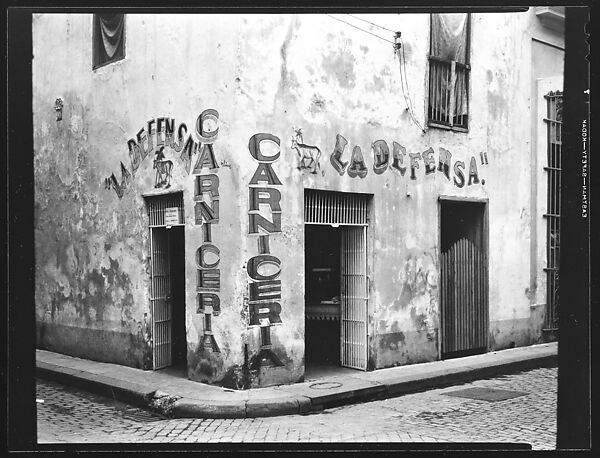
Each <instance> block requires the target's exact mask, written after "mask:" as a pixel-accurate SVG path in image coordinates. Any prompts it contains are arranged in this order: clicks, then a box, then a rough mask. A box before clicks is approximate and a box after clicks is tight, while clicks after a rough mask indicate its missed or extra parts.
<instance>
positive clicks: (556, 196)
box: [544, 91, 562, 329]
mask: <svg viewBox="0 0 600 458" xmlns="http://www.w3.org/2000/svg"><path fill="white" fill-rule="evenodd" d="M545 98H546V102H547V108H548V111H547V118H545V119H544V121H545V122H546V126H547V138H548V142H547V143H548V165H547V166H546V167H544V170H546V172H547V173H548V201H547V207H548V210H547V213H546V214H545V215H544V217H545V218H546V222H547V233H546V234H547V235H546V268H545V270H546V275H547V295H546V322H545V328H546V329H558V307H559V302H560V301H559V274H558V265H559V260H560V213H561V209H560V190H561V166H562V164H561V146H562V141H561V128H562V93H561V92H560V91H556V92H550V93H548V94H546V95H545Z"/></svg>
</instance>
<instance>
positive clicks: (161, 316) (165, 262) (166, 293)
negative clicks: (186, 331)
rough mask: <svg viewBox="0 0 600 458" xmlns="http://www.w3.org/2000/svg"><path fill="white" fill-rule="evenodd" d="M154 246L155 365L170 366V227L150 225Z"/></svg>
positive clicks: (153, 333) (152, 284)
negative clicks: (167, 228) (151, 226)
mask: <svg viewBox="0 0 600 458" xmlns="http://www.w3.org/2000/svg"><path fill="white" fill-rule="evenodd" d="M150 239H151V241H150V243H151V246H152V257H151V258H152V259H151V264H152V268H151V277H152V280H151V294H150V303H151V306H152V327H153V329H152V342H153V365H154V369H161V368H163V367H166V366H170V365H171V363H172V358H171V353H172V352H171V350H172V339H171V328H172V323H171V315H172V310H171V302H170V298H171V297H170V296H171V276H170V268H171V266H170V263H169V240H168V236H167V230H166V229H163V228H152V229H150Z"/></svg>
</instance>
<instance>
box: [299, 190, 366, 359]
mask: <svg viewBox="0 0 600 458" xmlns="http://www.w3.org/2000/svg"><path fill="white" fill-rule="evenodd" d="M370 197H371V196H370V195H366V194H351V193H341V192H331V191H317V190H313V189H306V190H305V192H304V221H305V223H306V224H324V225H330V226H333V227H339V228H340V230H341V240H342V243H341V247H340V250H341V266H340V267H341V269H340V272H341V279H340V280H341V281H340V285H341V294H340V296H341V297H340V299H341V304H340V321H341V330H340V331H341V332H340V356H341V361H340V363H341V365H342V366H345V367H351V368H354V369H360V370H367V359H368V355H367V353H368V343H367V342H368V340H367V332H368V329H367V322H368V279H367V227H368V221H369V218H368V204H369V199H370Z"/></svg>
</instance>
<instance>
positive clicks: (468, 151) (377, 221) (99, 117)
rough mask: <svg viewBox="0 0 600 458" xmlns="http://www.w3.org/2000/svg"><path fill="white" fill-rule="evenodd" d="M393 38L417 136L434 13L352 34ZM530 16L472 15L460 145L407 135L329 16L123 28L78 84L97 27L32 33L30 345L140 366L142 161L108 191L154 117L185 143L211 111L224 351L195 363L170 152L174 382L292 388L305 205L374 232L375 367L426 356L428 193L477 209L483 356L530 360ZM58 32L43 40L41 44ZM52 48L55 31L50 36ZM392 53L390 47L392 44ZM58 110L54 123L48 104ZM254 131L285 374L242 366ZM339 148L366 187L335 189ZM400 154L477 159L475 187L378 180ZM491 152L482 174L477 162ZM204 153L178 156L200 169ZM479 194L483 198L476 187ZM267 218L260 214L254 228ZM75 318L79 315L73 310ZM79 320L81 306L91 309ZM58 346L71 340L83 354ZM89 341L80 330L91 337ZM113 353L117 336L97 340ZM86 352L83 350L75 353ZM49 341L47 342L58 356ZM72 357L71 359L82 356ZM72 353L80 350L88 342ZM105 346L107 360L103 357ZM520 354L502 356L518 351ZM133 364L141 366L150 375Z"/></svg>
mask: <svg viewBox="0 0 600 458" xmlns="http://www.w3.org/2000/svg"><path fill="white" fill-rule="evenodd" d="M365 17H366V18H367V19H369V20H372V21H373V22H376V23H378V24H381V25H383V26H385V27H388V28H391V29H397V30H401V31H402V38H403V41H404V47H405V55H406V72H407V74H408V78H409V81H408V84H409V88H410V97H411V100H412V103H413V106H414V109H415V116H416V118H417V119H418V121H419V122H420V123H421V124H422V125H425V122H426V120H425V119H424V113H425V110H426V102H425V100H426V96H427V92H426V89H427V66H428V65H427V52H428V49H429V16H428V15H390V16H383V15H372V17H368V16H365ZM528 20H529V16H528V15H527V14H526V13H511V14H493V15H492V14H490V15H484V14H475V15H474V16H473V23H472V34H473V37H474V39H473V40H472V53H471V66H472V71H471V83H470V98H469V100H470V102H469V103H470V128H469V132H468V133H462V132H451V131H446V130H440V129H434V128H429V129H427V130H426V133H423V132H421V130H420V129H419V128H417V127H416V126H415V125H414V124H413V123H412V121H411V119H410V116H409V113H408V112H407V110H406V109H405V108H406V103H405V100H404V96H403V94H402V90H401V81H400V66H399V61H398V59H397V57H395V56H394V53H393V49H392V46H391V45H390V44H389V43H385V42H383V41H380V40H378V39H376V38H373V37H371V36H369V35H367V34H364V33H362V32H359V31H356V30H355V29H352V28H349V27H348V26H346V25H344V24H341V23H339V22H337V21H334V20H332V19H331V18H329V17H327V16H326V15H248V16H241V15H239V16H234V15H227V16H222V17H218V16H215V15H206V16H201V15H198V16H194V15H133V14H132V15H127V22H126V57H125V59H124V60H122V61H119V62H116V63H114V64H110V65H108V66H106V67H102V68H100V69H98V70H96V71H92V70H91V23H92V22H91V21H92V19H91V15H55V14H52V15H38V16H36V17H35V18H34V61H33V65H34V80H33V81H34V86H33V87H34V106H33V109H34V128H35V137H34V138H35V143H34V145H35V164H36V169H35V173H36V268H37V278H36V301H37V316H38V329H39V336H38V337H39V343H40V346H43V347H45V348H50V349H56V350H57V351H64V352H65V353H71V354H73V353H78V354H81V355H83V356H86V357H93V358H94V359H103V360H111V361H118V362H122V363H123V364H130V365H135V366H142V365H144V364H143V361H144V358H147V356H148V354H149V353H148V350H149V347H148V345H147V337H144V333H143V332H142V330H143V329H144V319H148V318H147V317H148V313H149V312H148V272H147V269H148V267H147V266H148V262H147V256H148V230H147V216H146V213H145V209H144V202H143V198H142V196H141V195H142V193H148V192H153V191H154V178H155V171H154V170H152V158H150V157H149V158H146V159H145V160H143V161H142V162H141V165H140V167H139V168H138V169H137V171H136V172H135V173H134V174H132V178H131V180H130V184H129V185H128V186H127V188H126V189H125V191H124V194H123V197H122V198H121V199H119V198H118V197H117V195H116V193H115V192H114V190H112V189H108V190H107V189H104V186H103V182H104V179H105V178H106V177H107V176H110V174H111V173H114V174H115V176H117V177H120V169H119V167H120V162H121V161H122V162H123V164H124V165H125V166H126V167H127V168H128V169H129V170H130V171H131V164H130V162H129V156H128V151H127V140H129V139H130V138H135V135H136V133H137V132H138V131H139V130H140V129H141V128H143V127H145V126H146V122H147V121H148V120H150V119H155V118H157V117H161V116H165V117H170V118H175V120H176V126H177V125H179V123H181V122H185V123H186V125H187V128H188V133H190V132H192V133H193V135H195V128H194V126H195V123H196V119H197V117H198V115H199V114H200V113H201V112H202V111H203V110H205V109H209V108H213V109H216V110H217V111H218V112H219V124H218V125H219V132H218V138H217V139H216V140H215V141H214V144H213V149H214V155H215V158H216V161H217V164H218V165H219V167H218V168H217V169H216V170H213V171H210V172H209V171H208V170H207V169H204V170H203V172H202V174H204V175H206V174H209V173H214V174H216V175H217V176H218V179H219V201H220V207H219V213H220V214H219V221H218V223H216V224H214V225H212V242H211V243H212V244H214V245H215V246H216V247H218V248H219V252H220V253H219V258H220V261H219V269H220V288H219V291H218V296H219V298H220V304H221V311H220V313H219V314H218V315H217V314H214V313H213V317H212V333H213V336H214V339H215V341H216V342H217V344H218V346H219V350H220V351H219V352H218V353H214V352H207V351H206V350H204V349H203V348H202V346H201V345H200V344H201V342H202V336H203V335H204V332H205V324H204V316H203V314H202V313H198V310H197V297H196V296H197V291H196V287H197V279H196V274H197V266H196V256H195V253H196V250H197V249H198V248H199V246H200V245H201V244H202V243H204V242H203V240H204V239H203V234H202V226H201V225H196V224H195V217H194V205H195V202H194V177H193V176H192V175H191V174H189V175H188V173H187V172H186V171H185V167H184V162H183V161H182V160H180V154H179V153H176V152H174V151H172V150H171V149H170V148H166V149H165V154H166V156H167V159H169V160H171V161H172V162H173V169H172V177H171V184H172V186H171V189H169V191H177V190H182V191H183V192H184V205H185V215H186V216H185V243H186V253H185V256H186V270H185V276H186V334H187V342H188V349H187V350H188V375H189V377H190V378H191V379H193V380H198V381H204V382H209V383H218V384H222V385H225V386H229V387H232V388H247V387H250V386H267V385H273V384H277V383H290V382H294V381H299V380H301V379H302V377H303V374H304V326H305V325H304V224H303V189H304V188H316V189H328V190H336V191H343V192H358V193H368V194H372V195H373V199H372V208H371V215H370V217H371V221H370V225H369V230H368V246H369V247H370V250H369V257H368V265H369V276H370V279H371V283H370V285H371V286H370V291H369V293H370V299H369V324H368V326H369V336H370V339H369V366H370V368H381V367H387V366H393V365H400V364H407V363H414V362H420V361H431V360H435V359H438V358H439V320H440V318H439V316H440V310H439V307H440V306H439V289H438V276H439V272H438V270H439V259H438V258H439V242H438V240H439V229H438V198H439V196H440V195H445V196H459V197H473V198H475V197H476V198H482V199H488V200H489V227H490V233H489V266H490V268H489V270H490V283H489V303H490V349H500V348H506V347H508V346H511V345H515V344H516V345H527V344H530V343H533V342H532V339H531V337H530V328H531V317H530V307H529V300H528V297H527V288H528V287H529V257H528V253H529V252H530V251H529V236H530V234H529V222H530V218H531V215H530V211H529V210H530V194H529V188H530V181H531V177H530V174H531V170H530V166H529V162H528V152H529V144H528V139H529V138H530V130H531V126H530V124H529V121H528V119H529V117H528V116H526V114H527V113H528V102H527V98H526V97H524V96H523V94H527V93H529V91H530V86H531V79H530V74H529V72H530V70H529V63H530V62H531V56H530V47H528V46H524V45H523V42H524V38H525V37H526V36H527V32H526V27H527V24H528ZM48 30H53V31H54V33H51V34H49V33H46V32H47V31H48ZM56 31H60V32H56ZM390 38H391V37H390ZM59 96H60V97H62V98H63V100H64V101H65V109H64V118H63V121H60V122H57V121H56V120H55V113H54V111H53V103H54V100H55V98H57V97H59ZM294 128H296V129H298V128H301V129H302V135H303V140H304V143H305V144H308V145H311V146H316V147H317V148H318V149H319V150H320V151H321V158H320V161H319V162H320V168H319V169H317V173H314V174H313V173H310V171H309V170H300V169H299V168H298V157H297V153H296V151H295V150H294V149H292V143H291V139H292V137H293V136H294ZM257 133H269V134H272V135H275V136H277V137H278V138H279V139H280V141H281V144H280V151H281V156H280V158H279V159H278V160H277V161H275V162H273V164H272V168H273V170H274V172H275V173H276V175H277V177H278V178H279V180H280V181H281V183H282V185H276V186H270V185H269V186H270V187H273V188H276V189H278V190H279V191H280V193H281V201H280V205H281V211H282V213H281V232H280V233H272V234H270V235H269V245H270V253H271V254H272V255H274V256H276V257H278V258H279V259H280V260H281V274H280V276H279V277H278V279H279V280H281V300H280V301H279V302H280V304H281V313H280V317H281V324H279V325H274V326H271V327H270V336H271V342H272V347H271V348H272V351H273V352H274V353H275V355H276V356H277V358H278V359H279V360H280V361H281V364H282V365H281V366H279V367H262V368H261V367H259V368H256V367H255V368H252V367H251V362H252V361H253V358H254V360H255V359H256V357H257V355H258V352H259V349H260V332H259V328H258V327H249V325H248V324H249V317H248V283H249V277H248V274H247V270H246V269H247V263H248V261H249V260H250V259H251V258H252V257H253V256H255V255H257V254H258V244H257V236H255V235H249V234H248V229H249V227H248V210H249V197H248V192H249V191H248V185H249V183H250V181H251V178H252V177H253V175H254V173H255V171H256V169H257V166H258V161H257V160H255V159H254V158H253V157H252V156H251V155H250V153H249V147H248V142H249V140H250V138H251V137H252V136H253V135H254V134H257ZM338 134H340V135H342V136H344V138H345V139H347V141H348V145H347V146H346V149H345V151H344V153H343V156H342V160H343V161H349V160H350V156H351V153H352V149H353V148H354V146H355V145H358V146H360V148H361V150H362V154H363V156H364V162H365V164H366V167H367V169H368V173H367V175H366V176H365V177H364V178H359V177H356V178H352V177H350V176H348V173H344V174H343V175H340V174H339V173H338V172H337V171H336V170H335V169H334V168H333V167H332V164H331V163H330V155H331V153H332V152H333V151H334V147H335V144H336V135H338ZM377 140H385V141H386V142H387V144H388V146H389V147H390V150H391V149H392V142H394V141H396V142H398V143H399V144H401V145H402V146H403V147H405V148H406V151H407V156H406V157H405V165H407V162H408V159H409V158H408V153H417V152H424V151H426V150H427V149H428V148H430V147H431V148H433V151H434V154H433V157H434V159H435V161H436V164H435V165H436V166H437V159H438V157H439V153H440V148H445V149H446V150H449V151H450V152H451V153H452V164H454V162H455V161H456V160H461V161H464V162H465V165H466V168H465V177H466V178H468V173H469V161H470V158H471V156H474V157H475V159H476V161H477V166H478V174H479V179H480V180H482V181H481V182H480V183H479V184H473V185H470V186H468V185H466V184H465V186H464V187H462V188H458V187H457V186H456V185H455V184H454V183H453V172H452V169H451V175H450V179H447V178H446V176H445V175H444V174H443V173H442V172H438V171H436V172H435V173H433V174H428V175H426V174H425V166H424V163H423V161H422V160H419V168H418V169H417V170H416V179H415V180H411V179H410V174H411V171H410V168H408V170H407V172H406V174H405V175H404V176H402V175H401V174H400V173H398V172H397V171H396V170H392V169H391V168H390V169H388V170H386V171H385V172H383V173H382V174H376V173H374V171H373V152H372V148H371V145H372V144H373V142H375V141H377ZM480 152H486V153H487V156H488V159H489V164H486V165H483V164H481V162H480V156H479V154H480ZM197 157H198V154H194V155H193V157H192V163H191V166H192V167H193V166H194V163H195V162H196V160H197ZM483 180H485V184H483ZM264 214H265V216H266V217H268V219H271V217H270V214H269V213H268V212H266V213H264ZM86 301H87V302H86ZM86 304H87V305H86ZM63 327H64V328H67V329H72V330H75V329H76V330H77V332H79V333H80V334H77V335H78V336H80V335H81V336H84V335H85V336H86V337H85V338H84V337H78V339H83V341H81V340H75V341H74V340H71V338H70V337H64V338H59V335H63V336H67V335H72V336H75V335H76V333H75V331H72V334H66V333H65V332H64V330H63ZM92 330H94V331H92ZM96 331H98V332H99V333H101V334H102V335H107V336H108V335H109V334H108V333H115V335H119V336H127V338H129V339H131V344H130V345H129V346H127V348H128V349H131V350H127V351H128V352H129V353H131V354H132V356H131V357H128V358H129V359H127V360H126V361H123V355H124V354H125V353H126V352H124V351H122V349H123V347H122V348H121V351H116V347H118V345H124V344H122V342H121V341H119V340H118V339H117V338H115V337H110V338H107V339H106V340H111V342H110V344H108V345H104V346H103V347H102V350H99V349H98V348H99V346H98V345H97V343H98V341H97V339H98V338H99V337H94V336H96V334H94V332H96ZM110 335H111V336H112V335H113V334H110ZM87 336H89V337H87ZM59 341H60V344H59V343H58V342H59ZM73 342H77V344H76V345H74V344H73ZM84 342H89V343H88V344H86V343H84ZM117 342H119V343H118V345H117ZM513 342H514V344H513ZM146 366H147V365H146Z"/></svg>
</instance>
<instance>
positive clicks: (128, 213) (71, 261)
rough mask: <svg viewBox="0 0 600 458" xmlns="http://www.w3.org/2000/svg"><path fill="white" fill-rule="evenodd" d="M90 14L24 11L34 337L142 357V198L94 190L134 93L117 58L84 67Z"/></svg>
mask: <svg viewBox="0 0 600 458" xmlns="http://www.w3.org/2000/svg"><path fill="white" fill-rule="evenodd" d="M91 23H92V22H91V16H90V15H62V14H51V15H34V17H33V107H32V108H33V113H34V174H35V190H34V193H35V258H36V273H35V275H36V290H35V298H36V319H37V327H36V329H37V340H38V346H40V347H41V348H46V349H49V350H53V351H58V352H63V353H68V354H71V355H74V356H82V357H88V358H92V359H97V360H100V361H109V362H116V363H120V364H126V365H130V366H134V367H149V364H151V362H150V361H151V360H150V359H149V358H150V356H151V355H150V354H149V347H148V331H149V329H148V306H147V300H148V295H147V272H146V266H147V265H146V253H147V248H146V242H147V228H146V221H145V218H146V212H145V209H144V204H143V201H142V198H141V196H139V195H134V196H132V198H130V199H127V200H124V201H119V199H118V198H117V196H116V195H115V194H114V193H108V192H106V191H105V190H104V178H105V176H106V175H109V174H110V172H113V171H114V172H115V173H117V172H118V171H119V169H118V168H117V166H118V165H119V160H120V159H121V160H122V154H121V151H120V149H119V147H118V145H120V144H121V143H122V142H123V140H124V139H125V138H126V135H127V132H126V128H127V127H128V125H129V124H130V121H129V116H133V117H135V110H133V109H132V108H133V107H135V99H137V97H134V96H132V92H133V91H134V90H135V89H134V86H131V85H129V84H126V83H127V81H128V78H126V77H125V76H124V75H123V74H122V72H120V71H119V70H120V68H119V67H118V66H113V67H111V68H108V69H105V71H104V72H103V73H98V74H92V72H91V71H90V68H91ZM50 30H52V31H53V33H49V31H50ZM59 30H60V31H61V32H60V33H57V31H59ZM83 43H86V44H88V43H89V44H90V46H83V47H82V44H83ZM59 97H60V98H62V100H63V101H64V108H63V119H62V121H57V120H56V113H55V111H54V101H55V99H56V98H59ZM123 101H125V103H126V105H123V103H122V102H123ZM127 105H129V106H127ZM140 108H142V107H140ZM138 116H139V115H138ZM109 171H110V172H109Z"/></svg>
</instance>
